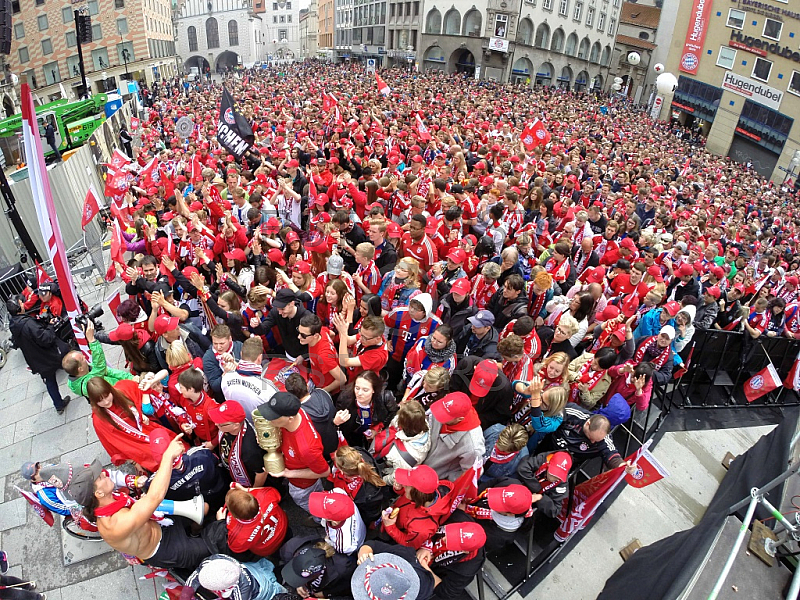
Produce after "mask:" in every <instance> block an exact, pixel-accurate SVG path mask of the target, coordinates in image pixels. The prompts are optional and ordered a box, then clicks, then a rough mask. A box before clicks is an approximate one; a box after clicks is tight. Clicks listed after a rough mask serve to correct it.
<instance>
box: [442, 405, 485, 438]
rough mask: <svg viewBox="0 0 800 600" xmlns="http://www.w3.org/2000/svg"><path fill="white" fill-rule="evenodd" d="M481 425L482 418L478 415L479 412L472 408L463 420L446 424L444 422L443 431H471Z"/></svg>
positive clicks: (445, 432)
mask: <svg viewBox="0 0 800 600" xmlns="http://www.w3.org/2000/svg"><path fill="white" fill-rule="evenodd" d="M480 426H481V420H480V418H479V417H478V413H477V412H476V411H475V409H474V408H473V409H470V411H469V412H468V413H467V415H466V416H465V417H464V419H463V420H462V421H459V422H458V423H455V424H454V425H446V424H444V423H442V429H441V433H444V434H447V433H455V432H456V431H470V430H472V429H475V428H476V427H480Z"/></svg>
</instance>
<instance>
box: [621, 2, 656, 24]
mask: <svg viewBox="0 0 800 600" xmlns="http://www.w3.org/2000/svg"><path fill="white" fill-rule="evenodd" d="M660 19H661V9H660V8H656V7H655V6H643V5H641V4H634V3H633V2H624V3H623V4H622V11H621V12H620V14H619V22H620V23H627V24H629V25H638V26H639V27H646V28H647V29H658V21H659V20H660Z"/></svg>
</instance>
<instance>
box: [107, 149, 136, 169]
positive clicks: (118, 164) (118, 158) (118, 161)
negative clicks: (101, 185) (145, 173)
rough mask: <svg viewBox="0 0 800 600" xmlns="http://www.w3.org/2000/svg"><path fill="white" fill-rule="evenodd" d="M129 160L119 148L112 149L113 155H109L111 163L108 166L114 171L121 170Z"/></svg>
mask: <svg viewBox="0 0 800 600" xmlns="http://www.w3.org/2000/svg"><path fill="white" fill-rule="evenodd" d="M130 162H131V159H130V158H129V157H128V155H127V154H125V153H124V152H123V151H122V150H120V149H119V148H114V153H113V154H112V155H111V162H109V164H110V165H111V166H113V167H114V168H116V169H123V168H124V167H125V166H127V165H129V164H130Z"/></svg>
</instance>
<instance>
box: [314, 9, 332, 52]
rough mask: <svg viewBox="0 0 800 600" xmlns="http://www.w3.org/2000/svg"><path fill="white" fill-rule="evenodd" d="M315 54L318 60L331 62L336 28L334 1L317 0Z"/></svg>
mask: <svg viewBox="0 0 800 600" xmlns="http://www.w3.org/2000/svg"><path fill="white" fill-rule="evenodd" d="M317 27H318V29H319V35H318V36H317V53H318V56H319V57H320V58H324V59H326V60H333V55H334V50H333V42H334V40H333V38H334V31H335V27H336V10H335V6H334V0H318V9H317Z"/></svg>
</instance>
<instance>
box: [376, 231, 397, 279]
mask: <svg viewBox="0 0 800 600" xmlns="http://www.w3.org/2000/svg"><path fill="white" fill-rule="evenodd" d="M396 264H397V250H396V249H395V247H394V246H393V245H392V243H391V242H390V241H389V240H386V241H385V242H384V244H383V248H381V255H380V256H379V257H378V258H376V259H375V266H376V267H378V271H380V273H381V275H386V273H388V272H389V271H391V270H392V269H394V266H395V265H396Z"/></svg>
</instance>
